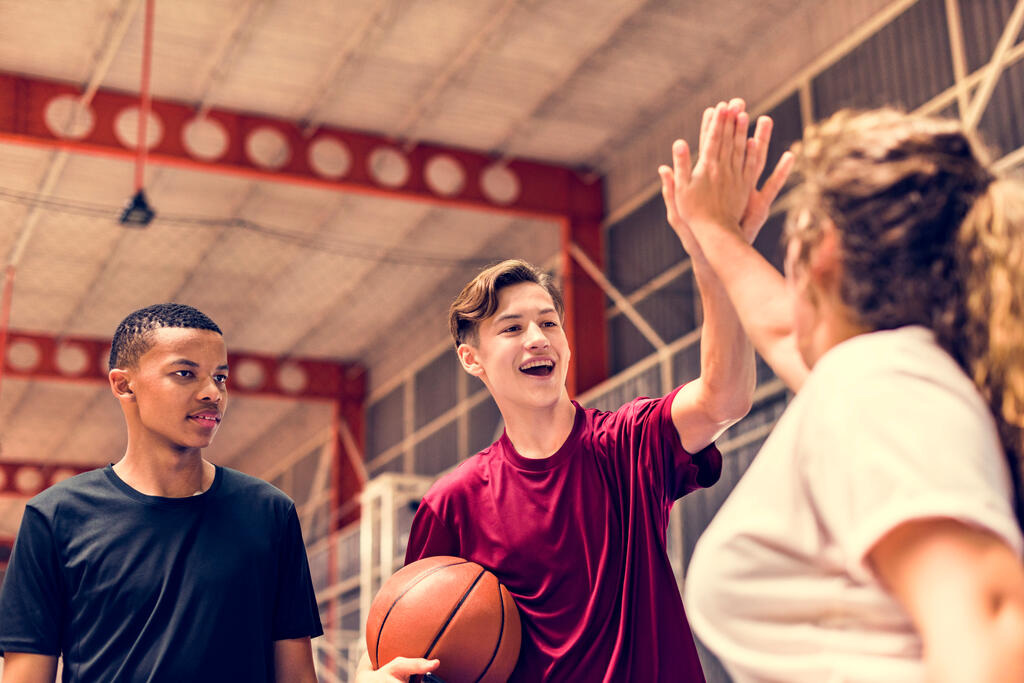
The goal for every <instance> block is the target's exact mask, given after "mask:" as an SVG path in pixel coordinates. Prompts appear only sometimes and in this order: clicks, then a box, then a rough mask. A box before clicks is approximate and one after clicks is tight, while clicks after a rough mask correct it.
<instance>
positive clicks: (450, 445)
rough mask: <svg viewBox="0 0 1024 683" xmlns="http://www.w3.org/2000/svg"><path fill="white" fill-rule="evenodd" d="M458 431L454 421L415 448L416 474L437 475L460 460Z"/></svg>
mask: <svg viewBox="0 0 1024 683" xmlns="http://www.w3.org/2000/svg"><path fill="white" fill-rule="evenodd" d="M459 459H460V458H459V447H458V432H457V429H456V425H455V423H454V422H450V423H448V424H447V425H445V426H444V427H442V428H441V429H439V430H437V431H436V432H434V433H433V434H431V435H430V436H428V437H427V438H425V439H424V440H423V441H420V442H419V443H418V444H416V446H415V447H414V448H413V463H414V467H415V472H416V474H424V475H427V476H435V475H438V474H440V473H441V472H443V471H445V470H446V469H448V468H449V467H451V466H452V465H455V464H456V463H458V462H459Z"/></svg>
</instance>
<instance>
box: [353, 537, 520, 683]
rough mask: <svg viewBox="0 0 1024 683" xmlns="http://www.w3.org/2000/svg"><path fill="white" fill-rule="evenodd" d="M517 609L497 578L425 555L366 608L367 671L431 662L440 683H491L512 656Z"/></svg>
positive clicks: (503, 676) (505, 673)
mask: <svg viewBox="0 0 1024 683" xmlns="http://www.w3.org/2000/svg"><path fill="white" fill-rule="evenodd" d="M521 635H522V634H521V631H520V624H519V610H517V609H516V605H515V603H514V602H513V601H512V596H511V595H510V594H509V592H508V589H507V588H505V587H504V586H503V585H501V584H500V583H499V582H498V579H497V577H495V576H494V574H492V573H491V572H489V571H487V570H486V569H484V568H483V567H481V566H480V565H478V564H477V563H475V562H470V561H468V560H464V559H462V558H459V557H444V556H440V557H428V558H425V559H422V560H419V561H417V562H413V563H412V564H409V565H407V566H405V567H403V568H402V569H400V570H398V571H397V572H395V574H394V575H392V576H391V578H389V579H388V580H387V581H386V582H385V583H384V585H383V586H381V589H380V591H379V592H378V593H377V595H376V597H375V598H374V599H373V604H372V605H371V606H370V615H369V617H368V618H367V620H366V649H367V653H368V654H369V656H370V662H371V663H372V664H373V668H374V669H378V668H380V666H381V665H383V664H387V663H388V662H390V661H391V660H392V659H394V658H395V657H423V658H425V659H439V660H440V661H441V664H440V667H439V668H438V669H437V671H435V672H434V673H435V675H436V676H437V677H439V678H441V679H442V680H443V681H444V682H445V683H474V681H480V682H481V683H498V682H500V681H505V680H507V679H508V677H509V676H510V675H511V674H512V669H513V668H515V665H516V660H517V659H518V658H519V643H520V638H521Z"/></svg>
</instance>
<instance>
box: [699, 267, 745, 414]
mask: <svg viewBox="0 0 1024 683" xmlns="http://www.w3.org/2000/svg"><path fill="white" fill-rule="evenodd" d="M693 274H694V279H695V280H696V282H697V287H698V290H699V291H700V300H701V309H702V311H703V322H702V324H701V337H700V378H699V380H698V381H699V383H700V389H701V398H700V401H701V403H702V404H703V406H704V408H705V410H706V411H707V412H708V415H709V417H711V418H712V419H713V420H715V421H718V422H720V423H723V425H724V426H727V425H728V424H731V423H732V422H735V421H736V420H738V419H740V418H741V417H743V416H744V415H746V414H747V412H748V411H749V410H750V401H751V397H752V396H753V393H754V387H755V385H756V383H757V373H756V368H755V363H754V349H753V346H751V343H750V339H749V338H748V337H747V335H746V333H745V332H744V329H743V325H742V324H741V322H740V319H739V317H738V315H737V312H736V308H735V307H734V306H733V305H732V303H731V302H730V300H729V296H728V293H727V292H726V290H725V288H724V287H723V285H722V282H721V281H720V280H719V279H718V277H716V276H715V274H714V272H712V270H711V268H710V266H709V265H707V264H706V263H704V262H703V259H701V260H695V262H694V263H693Z"/></svg>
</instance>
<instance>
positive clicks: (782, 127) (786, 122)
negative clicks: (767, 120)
mask: <svg viewBox="0 0 1024 683" xmlns="http://www.w3.org/2000/svg"><path fill="white" fill-rule="evenodd" d="M766 114H767V115H768V116H770V117H771V119H772V122H773V123H774V124H775V125H774V126H773V128H772V140H771V143H769V145H768V163H767V164H765V167H764V172H763V173H762V174H761V179H760V181H759V182H758V184H762V183H763V182H764V180H765V179H766V178H767V177H768V175H769V174H770V173H771V172H772V170H773V169H774V168H775V164H776V162H778V160H779V157H780V156H782V153H783V152H785V151H786V150H787V149H789V148H790V147H791V146H792V144H793V143H794V142H796V141H797V140H799V139H800V138H802V137H803V134H804V122H803V117H802V116H801V115H800V96H799V95H798V94H797V93H796V92H793V94H792V95H790V96H789V97H787V98H785V99H784V100H782V101H781V102H779V103H778V104H777V105H775V106H774V107H773V108H772V109H771V110H769V111H767V112H766ZM755 124H756V121H752V122H751V127H752V128H751V133H753V126H754V125H755Z"/></svg>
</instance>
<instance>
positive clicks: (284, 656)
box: [274, 637, 316, 683]
mask: <svg viewBox="0 0 1024 683" xmlns="http://www.w3.org/2000/svg"><path fill="white" fill-rule="evenodd" d="M274 679H275V680H276V681H278V682H279V683H316V669H315V668H314V667H313V647H312V645H311V644H310V640H309V638H308V637H307V638H289V639H286V640H275V641H274Z"/></svg>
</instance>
